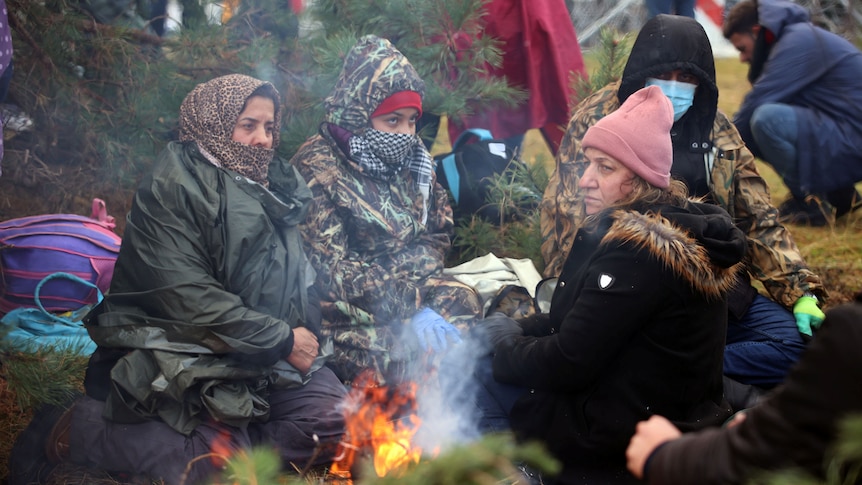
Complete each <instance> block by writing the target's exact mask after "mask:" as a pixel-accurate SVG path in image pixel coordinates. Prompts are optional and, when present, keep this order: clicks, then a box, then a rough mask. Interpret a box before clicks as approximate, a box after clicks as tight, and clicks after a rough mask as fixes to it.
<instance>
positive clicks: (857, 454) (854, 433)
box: [751, 414, 862, 485]
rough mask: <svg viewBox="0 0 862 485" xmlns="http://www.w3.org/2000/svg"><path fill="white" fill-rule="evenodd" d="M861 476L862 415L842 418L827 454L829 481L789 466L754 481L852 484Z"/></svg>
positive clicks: (779, 484)
mask: <svg viewBox="0 0 862 485" xmlns="http://www.w3.org/2000/svg"><path fill="white" fill-rule="evenodd" d="M860 478H862V414H855V415H850V416H848V417H846V418H844V419H843V420H841V421H840V423H839V425H838V438H837V439H836V442H835V443H834V444H833V446H832V447H831V448H830V450H829V451H828V452H827V454H826V480H825V481H824V480H821V479H818V478H815V477H812V476H811V475H810V474H808V473H806V472H803V471H800V470H795V469H790V470H782V471H779V472H773V473H763V474H761V475H759V476H757V477H755V478H754V479H753V480H751V483H752V484H757V485H851V484H854V483H860Z"/></svg>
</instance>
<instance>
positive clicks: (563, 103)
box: [449, 0, 587, 153]
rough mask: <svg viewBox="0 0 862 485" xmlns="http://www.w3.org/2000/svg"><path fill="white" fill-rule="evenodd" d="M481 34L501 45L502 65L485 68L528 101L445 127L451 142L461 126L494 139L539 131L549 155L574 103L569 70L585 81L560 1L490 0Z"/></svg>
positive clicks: (562, 132)
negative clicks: (518, 89) (525, 93)
mask: <svg viewBox="0 0 862 485" xmlns="http://www.w3.org/2000/svg"><path fill="white" fill-rule="evenodd" d="M486 8H487V10H488V15H486V16H485V17H484V20H485V22H486V25H485V29H484V32H485V35H490V36H493V37H495V38H497V39H499V40H500V41H502V42H503V45H502V46H501V47H502V51H503V65H502V66H501V68H493V67H491V66H488V73H489V75H490V76H496V77H502V76H505V77H506V78H507V79H508V81H509V84H511V85H514V86H519V87H521V88H523V89H526V90H527V91H528V93H529V101H528V102H526V103H524V104H523V105H522V106H520V107H518V108H515V109H504V108H502V107H501V108H491V109H488V110H487V111H485V112H482V113H476V114H475V115H474V116H471V117H469V118H467V119H465V120H464V122H463V123H459V124H456V123H450V124H449V136H450V139H452V140H454V139H456V138H457V136H458V135H459V134H460V133H461V132H462V131H464V130H465V129H467V128H487V129H489V130H491V133H493V134H494V136H495V137H498V138H508V137H511V136H516V135H521V134H523V133H524V132H525V131H527V130H528V129H531V128H540V129H542V132H543V134H544V135H545V138H546V139H547V140H548V142H549V145H550V146H551V149H552V151H553V152H554V153H556V150H557V148H558V147H559V144H560V140H561V139H562V137H563V134H564V133H565V129H566V125H567V124H568V122H569V105H570V104H572V103H573V101H574V91H573V90H572V89H571V87H570V86H571V81H572V78H571V77H570V74H569V73H570V72H574V73H577V74H580V75H582V76H584V77H586V75H587V74H586V70H585V69H584V59H583V56H582V55H581V48H580V46H579V45H578V39H577V36H576V35H575V28H574V25H573V24H572V21H571V17H570V16H569V11H568V10H567V9H566V5H565V1H564V0H492V1H491V2H489V3H488V4H487V5H486Z"/></svg>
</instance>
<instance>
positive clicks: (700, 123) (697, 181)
mask: <svg viewBox="0 0 862 485" xmlns="http://www.w3.org/2000/svg"><path fill="white" fill-rule="evenodd" d="M701 32H703V27H701V25H700V24H699V23H698V22H697V21H696V20H694V19H690V18H688V17H679V16H670V15H658V16H656V17H655V18H654V19H653V20H652V21H650V22H647V23H646V24H645V25H644V26H643V28H642V29H641V31H640V33H639V34H638V38H637V42H635V44H634V45H633V46H632V52H631V54H630V55H629V61H628V62H627V63H626V67H625V70H624V71H623V77H622V81H621V82H620V89H619V91H618V92H617V96H618V97H619V101H620V104H623V103H624V102H625V100H626V99H628V97H629V96H631V95H632V93H634V92H635V91H637V90H638V89H641V88H642V87H644V84H645V83H646V79H647V78H649V77H656V76H658V75H659V74H661V73H663V72H668V71H673V70H675V69H682V70H683V71H687V72H690V73H691V74H694V75H695V76H697V78H698V79H700V84H699V85H698V87H697V91H696V92H695V96H694V103H693V104H692V106H691V107H690V108H689V109H688V111H687V112H686V113H685V115H683V117H682V118H680V119H679V121H677V122H676V123H674V124H673V128H671V140H672V141H673V166H672V167H671V175H673V176H674V177H676V178H679V179H681V180H683V181H685V183H686V185H687V186H688V188H689V191H690V193H691V195H692V196H695V197H703V196H708V195H709V192H710V188H709V182H708V181H709V171H710V170H711V167H708V166H707V163H706V160H707V157H706V154H707V153H709V152H710V151H711V150H712V127H713V123H714V122H715V113H716V110H717V109H718V87H717V86H716V84H715V60H714V59H713V57H712V46H710V45H709V39H708V38H707V37H706V36H705V35H700V33H701ZM666 38H670V39H680V40H682V39H686V40H687V41H686V42H674V43H673V46H674V48H673V49H667V48H662V47H663V46H666V45H667V40H666ZM698 40H699V41H698Z"/></svg>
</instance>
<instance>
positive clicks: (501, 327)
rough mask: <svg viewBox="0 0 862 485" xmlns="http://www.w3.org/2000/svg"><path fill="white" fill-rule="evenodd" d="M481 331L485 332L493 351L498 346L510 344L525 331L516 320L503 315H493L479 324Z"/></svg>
mask: <svg viewBox="0 0 862 485" xmlns="http://www.w3.org/2000/svg"><path fill="white" fill-rule="evenodd" d="M479 326H480V327H481V330H480V331H483V332H485V336H486V338H487V339H488V343H490V344H491V349H492V350H493V349H494V348H495V347H497V345H498V344H500V343H503V342H509V341H511V340H513V339H514V338H515V337H518V336H520V335H523V334H524V330H523V329H522V328H521V326H520V325H519V324H518V322H516V321H515V320H514V319H512V318H509V317H507V316H506V315H504V314H502V313H493V314H491V315H489V316H488V317H487V318H485V320H483V321H481V322H479Z"/></svg>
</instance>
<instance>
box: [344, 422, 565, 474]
mask: <svg viewBox="0 0 862 485" xmlns="http://www.w3.org/2000/svg"><path fill="white" fill-rule="evenodd" d="M513 463H524V464H527V465H530V466H531V467H533V468H534V469H536V470H538V471H540V472H543V473H546V474H548V475H554V474H556V473H559V471H560V464H559V463H558V462H557V461H555V460H554V459H553V458H551V457H550V456H549V455H548V454H547V452H546V451H545V450H544V448H543V447H542V446H540V445H539V444H537V443H528V444H524V445H516V444H515V443H514V442H513V440H512V438H511V436H510V435H507V434H493V435H487V436H485V437H483V438H482V439H481V440H479V441H476V442H473V443H470V444H466V445H461V446H457V447H454V448H452V449H451V450H448V451H447V452H446V453H444V454H442V455H440V456H438V457H436V458H434V459H431V460H427V459H423V460H421V461H420V462H419V463H416V464H413V465H411V466H410V467H409V468H408V470H407V472H406V474H405V475H404V476H400V477H389V476H386V477H383V478H377V477H376V476H374V471H373V470H368V473H367V476H368V477H369V478H368V479H364V480H362V481H361V482H360V483H361V484H362V485H389V484H392V485H395V484H407V485H410V484H417V485H418V484H422V485H438V484H439V485H447V484H452V483H458V484H464V485H471V484H477V485H478V484H491V483H500V484H505V483H516V482H517V483H523V482H524V480H525V478H524V477H523V476H522V475H520V471H519V470H518V469H517V468H515V466H514V465H513Z"/></svg>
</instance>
